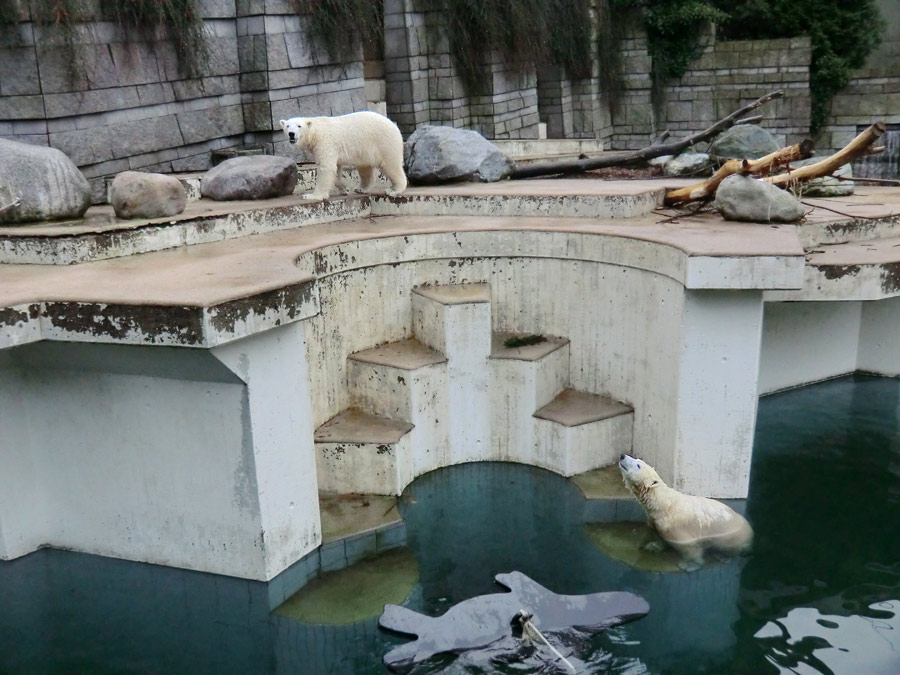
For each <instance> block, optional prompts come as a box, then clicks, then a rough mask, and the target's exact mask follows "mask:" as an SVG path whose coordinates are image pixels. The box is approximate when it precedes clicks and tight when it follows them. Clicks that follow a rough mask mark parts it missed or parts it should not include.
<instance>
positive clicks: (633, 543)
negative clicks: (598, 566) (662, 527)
mask: <svg viewBox="0 0 900 675" xmlns="http://www.w3.org/2000/svg"><path fill="white" fill-rule="evenodd" d="M584 529H585V533H586V534H587V536H588V539H590V540H591V542H592V543H593V544H594V545H595V546H596V547H597V548H599V549H600V550H601V551H603V552H604V553H605V554H606V555H608V556H609V557H610V558H612V559H613V560H618V561H619V562H623V563H625V564H626V565H629V566H630V567H634V568H636V569H640V570H646V571H647V572H681V568H680V567H679V566H678V563H679V561H680V560H681V558H680V556H679V555H678V553H676V552H675V551H674V550H673V549H666V550H665V551H661V552H659V553H656V552H651V551H645V550H644V546H645V545H647V544H648V543H650V542H660V541H661V540H660V538H659V535H657V534H656V532H655V531H654V530H653V528H652V527H650V526H649V525H647V524H646V523H633V522H616V523H589V524H587V525H585V526H584Z"/></svg>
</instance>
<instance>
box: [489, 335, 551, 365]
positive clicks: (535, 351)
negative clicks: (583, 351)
mask: <svg viewBox="0 0 900 675" xmlns="http://www.w3.org/2000/svg"><path fill="white" fill-rule="evenodd" d="M518 337H524V336H522V335H520V334H516V333H493V334H492V335H491V358H492V359H512V360H515V361H537V360H539V359H542V358H544V357H545V356H547V355H548V354H552V353H553V352H555V351H556V350H557V349H561V348H562V347H565V346H566V345H567V344H569V339H568V338H563V337H553V336H552V335H542V336H541V337H543V338H544V340H543V341H542V342H536V343H535V344H531V345H523V346H521V347H507V346H506V345H505V344H504V343H505V342H506V341H507V340H509V339H510V338H518Z"/></svg>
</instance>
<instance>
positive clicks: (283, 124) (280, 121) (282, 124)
mask: <svg viewBox="0 0 900 675" xmlns="http://www.w3.org/2000/svg"><path fill="white" fill-rule="evenodd" d="M278 124H280V125H281V128H282V129H284V128H285V127H287V120H278Z"/></svg>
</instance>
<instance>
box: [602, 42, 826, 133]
mask: <svg viewBox="0 0 900 675" xmlns="http://www.w3.org/2000/svg"><path fill="white" fill-rule="evenodd" d="M704 42H705V45H704V46H703V49H702V52H701V53H700V55H699V56H698V58H697V59H696V60H694V62H693V63H692V64H691V66H690V68H689V69H688V70H687V72H686V73H685V74H684V75H683V76H682V77H681V78H680V79H677V80H670V81H668V82H666V83H665V86H664V87H663V88H662V91H661V94H662V95H661V96H660V97H659V98H658V100H657V105H655V106H654V96H653V81H652V76H651V74H650V72H651V66H652V59H651V57H650V55H649V52H648V50H647V41H646V37H645V36H644V35H643V31H642V30H641V29H633V30H632V32H631V34H630V35H628V37H626V39H625V40H624V44H623V53H622V57H623V58H622V60H623V75H624V77H623V84H624V93H623V94H622V96H621V101H622V103H621V105H620V106H619V107H618V109H617V110H614V111H613V124H614V127H615V131H614V134H613V139H612V147H614V148H617V149H633V148H639V147H643V146H645V145H647V144H648V143H649V142H650V141H651V140H652V139H653V137H654V136H655V135H657V134H658V133H660V132H661V131H663V130H665V129H668V130H670V131H671V132H672V135H673V136H674V137H676V138H678V137H684V136H689V135H691V134H695V133H698V132H700V131H703V130H704V129H706V128H707V127H709V126H710V125H712V124H713V123H714V122H716V121H717V120H719V119H721V118H723V117H725V116H727V115H729V114H730V113H732V112H734V111H735V110H736V109H738V108H739V107H741V106H742V105H746V104H747V103H751V102H752V101H754V100H756V99H757V98H759V97H760V96H763V95H764V94H767V93H769V92H771V91H774V90H776V89H782V90H784V97H783V98H780V99H776V100H775V101H772V102H770V103H768V104H766V106H765V107H763V108H760V109H759V111H758V114H761V115H763V122H762V125H763V126H764V127H765V128H766V129H768V130H769V131H771V132H772V133H773V134H775V136H776V137H778V138H779V140H780V141H781V142H783V143H794V142H797V141H799V140H801V139H803V138H805V137H806V136H807V135H808V134H809V123H810V98H809V64H810V59H811V48H810V43H809V39H808V38H792V39H782V40H746V41H732V42H721V41H717V40H716V38H715V35H714V33H712V32H710V31H708V32H707V34H706V35H705V36H704Z"/></svg>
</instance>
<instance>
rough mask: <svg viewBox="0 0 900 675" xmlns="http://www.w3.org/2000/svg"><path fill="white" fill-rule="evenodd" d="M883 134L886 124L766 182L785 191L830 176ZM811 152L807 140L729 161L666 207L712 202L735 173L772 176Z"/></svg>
mask: <svg viewBox="0 0 900 675" xmlns="http://www.w3.org/2000/svg"><path fill="white" fill-rule="evenodd" d="M883 134H884V124H883V123H881V122H876V123H875V124H873V125H872V126H870V127H869V128H868V129H866V130H865V131H863V132H862V133H861V134H860V135H859V136H857V137H856V138H854V139H853V140H852V141H850V142H849V143H848V144H847V145H846V146H844V148H842V149H841V150H839V151H838V152H836V153H835V154H833V155H832V156H831V157H827V158H826V159H823V160H822V161H821V162H816V163H815V164H808V165H807V166H801V167H799V168H798V169H794V170H790V169H788V172H787V173H782V174H778V175H777V176H766V177H765V178H763V180H764V181H766V182H768V183H772V184H773V185H777V186H778V187H781V188H789V187H792V186H794V185H796V184H797V183H802V182H805V181H809V180H812V179H813V178H821V177H822V176H830V175H831V174H832V173H833V172H834V171H836V170H837V169H839V168H840V167H842V166H843V165H844V164H847V163H848V162H852V161H853V160H854V159H856V158H857V157H861V156H863V155H865V154H868V152H869V150H870V146H871V145H872V143H874V142H875V141H876V140H878V139H879V138H880V137H881V136H882V135H883ZM807 144H808V145H807ZM811 150H812V142H811V141H809V140H808V139H807V140H806V141H803V143H800V144H798V145H792V146H791V147H788V148H782V149H781V150H778V151H776V152H773V153H772V154H770V155H766V156H765V157H762V158H760V159H757V160H746V159H744V160H737V159H733V160H731V161H729V162H726V163H725V164H724V165H723V166H722V167H721V168H720V169H719V170H718V171H716V173H715V174H713V176H712V177H711V178H710V179H708V180H707V181H705V182H703V183H698V184H696V185H690V186H688V187H686V188H680V189H678V190H672V191H671V192H669V193H667V194H666V198H665V201H664V204H665V205H666V206H677V205H679V204H686V203H688V202H698V201H708V200H710V199H712V198H713V197H715V195H716V189H717V188H718V187H719V183H721V182H722V180H724V179H725V178H726V177H728V176H730V175H731V174H734V173H744V174H747V173H753V174H760V175H765V174H769V173H771V169H772V168H773V167H778V166H779V165H784V164H785V163H788V162H790V161H795V160H797V159H801V158H803V157H804V156H809V152H810V151H811ZM804 152H805V153H806V154H805V155H804V154H803V153H804Z"/></svg>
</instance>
